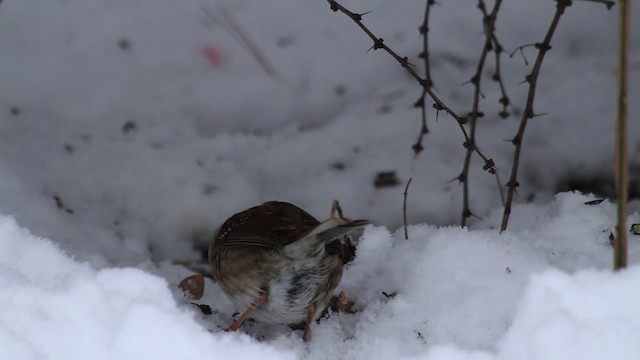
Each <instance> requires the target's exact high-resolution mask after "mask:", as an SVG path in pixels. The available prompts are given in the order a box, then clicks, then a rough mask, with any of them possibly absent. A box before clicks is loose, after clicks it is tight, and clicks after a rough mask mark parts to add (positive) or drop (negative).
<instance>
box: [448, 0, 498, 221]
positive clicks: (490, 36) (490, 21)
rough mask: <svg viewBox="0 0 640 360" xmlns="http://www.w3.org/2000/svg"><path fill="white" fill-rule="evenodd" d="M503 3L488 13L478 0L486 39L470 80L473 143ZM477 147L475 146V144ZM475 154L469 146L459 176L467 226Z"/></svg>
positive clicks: (495, 5) (470, 213)
mask: <svg viewBox="0 0 640 360" xmlns="http://www.w3.org/2000/svg"><path fill="white" fill-rule="evenodd" d="M501 4H502V0H496V1H495V3H494V4H493V9H492V10H491V13H490V14H488V13H487V10H486V6H485V4H484V1H483V0H478V8H479V9H480V10H481V11H482V13H483V15H484V16H483V19H482V23H483V26H484V32H485V41H484V44H483V46H482V52H481V53H480V58H479V59H478V66H477V67H476V72H475V74H473V76H472V77H471V80H469V82H470V83H471V84H473V88H474V91H473V105H472V108H471V112H470V113H469V115H468V119H469V133H470V141H471V143H472V144H475V141H476V125H477V121H478V118H480V117H482V116H483V115H484V114H483V113H482V112H480V110H479V108H480V96H481V94H482V93H481V91H480V84H481V82H482V71H483V70H484V64H485V61H486V59H487V55H488V54H489V52H490V51H491V50H494V49H493V44H494V39H495V34H494V31H495V28H496V27H495V23H496V19H497V17H498V11H499V10H500V5H501ZM474 147H475V146H474ZM472 155H473V151H472V149H471V147H468V148H467V153H466V154H465V157H464V166H463V167H462V172H461V173H460V175H459V176H458V181H460V182H461V183H462V195H463V197H462V220H461V225H462V226H465V225H466V222H467V218H468V217H470V216H472V215H473V213H472V212H471V207H470V206H469V166H470V164H471V156H472Z"/></svg>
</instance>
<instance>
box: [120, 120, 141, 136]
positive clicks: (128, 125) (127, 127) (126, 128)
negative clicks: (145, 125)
mask: <svg viewBox="0 0 640 360" xmlns="http://www.w3.org/2000/svg"><path fill="white" fill-rule="evenodd" d="M137 128H138V125H137V124H136V122H135V121H133V120H127V122H125V123H124V125H122V133H123V134H127V133H130V132H132V131H134V130H136V129H137Z"/></svg>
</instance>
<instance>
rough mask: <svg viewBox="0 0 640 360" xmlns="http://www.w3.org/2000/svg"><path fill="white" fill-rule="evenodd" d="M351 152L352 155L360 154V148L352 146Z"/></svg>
mask: <svg viewBox="0 0 640 360" xmlns="http://www.w3.org/2000/svg"><path fill="white" fill-rule="evenodd" d="M351 151H353V153H354V154H360V151H362V149H361V148H360V146H354V147H353V149H351Z"/></svg>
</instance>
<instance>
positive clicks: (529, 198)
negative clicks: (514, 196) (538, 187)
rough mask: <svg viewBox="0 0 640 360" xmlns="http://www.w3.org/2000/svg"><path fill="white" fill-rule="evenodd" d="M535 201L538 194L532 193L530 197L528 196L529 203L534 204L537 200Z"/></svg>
mask: <svg viewBox="0 0 640 360" xmlns="http://www.w3.org/2000/svg"><path fill="white" fill-rule="evenodd" d="M535 199H536V193H533V192H531V193H529V195H527V202H528V203H532V202H533V200H535Z"/></svg>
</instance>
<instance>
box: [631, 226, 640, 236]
mask: <svg viewBox="0 0 640 360" xmlns="http://www.w3.org/2000/svg"><path fill="white" fill-rule="evenodd" d="M629 231H630V232H631V233H632V234H633V235H640V224H633V225H631V228H630V229H629Z"/></svg>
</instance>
